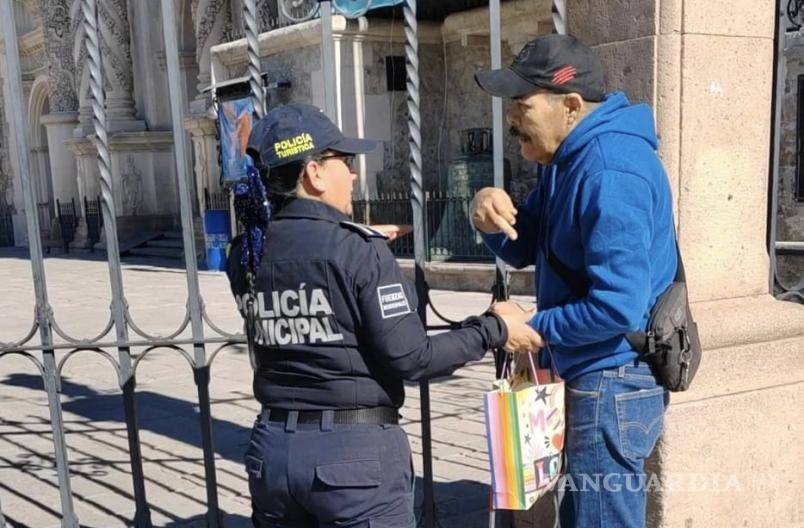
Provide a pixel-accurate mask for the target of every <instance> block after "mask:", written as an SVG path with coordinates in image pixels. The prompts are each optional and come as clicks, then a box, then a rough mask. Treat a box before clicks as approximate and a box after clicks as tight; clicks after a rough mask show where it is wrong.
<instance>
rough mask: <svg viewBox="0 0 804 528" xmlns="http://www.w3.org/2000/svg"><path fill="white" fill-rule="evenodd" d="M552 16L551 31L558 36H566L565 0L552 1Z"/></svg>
mask: <svg viewBox="0 0 804 528" xmlns="http://www.w3.org/2000/svg"><path fill="white" fill-rule="evenodd" d="M550 10H551V12H552V14H553V30H554V31H555V32H556V33H558V34H559V35H566V34H567V3H566V0H553V5H552V7H551V9H550Z"/></svg>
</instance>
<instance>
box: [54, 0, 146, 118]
mask: <svg viewBox="0 0 804 528" xmlns="http://www.w3.org/2000/svg"><path fill="white" fill-rule="evenodd" d="M97 5H98V29H99V31H100V40H101V58H102V61H103V72H104V76H103V79H104V89H105V91H106V107H107V119H108V124H109V127H110V130H112V131H114V130H144V129H145V123H143V122H138V121H137V120H136V118H135V108H134V99H133V91H134V75H133V69H132V61H131V42H130V37H131V31H130V27H129V20H128V5H127V1H126V0H105V1H103V2H98V4H97ZM70 24H71V26H70V27H71V35H72V37H73V38H72V42H73V60H74V61H75V72H76V80H75V83H76V85H77V86H78V97H79V101H80V120H81V123H82V126H83V133H89V132H91V120H92V109H91V106H90V104H89V69H88V66H87V51H86V45H85V43H84V39H85V32H84V13H83V10H82V9H81V0H72V6H71V9H70Z"/></svg>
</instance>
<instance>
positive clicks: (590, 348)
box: [472, 35, 677, 528]
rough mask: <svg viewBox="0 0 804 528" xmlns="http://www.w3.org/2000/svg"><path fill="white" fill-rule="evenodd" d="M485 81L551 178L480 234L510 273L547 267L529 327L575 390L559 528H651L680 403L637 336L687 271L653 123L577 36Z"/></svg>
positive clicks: (481, 216)
mask: <svg viewBox="0 0 804 528" xmlns="http://www.w3.org/2000/svg"><path fill="white" fill-rule="evenodd" d="M475 79H476V80H477V82H478V84H479V85H480V87H481V88H482V89H483V90H485V91H486V92H488V93H490V94H491V95H494V96H497V97H505V98H509V99H511V102H510V105H509V108H508V110H507V113H506V119H507V121H508V124H509V125H510V127H511V132H512V134H514V135H515V136H516V137H517V138H518V140H519V144H520V148H521V153H522V156H523V157H524V158H525V159H527V160H529V161H534V162H537V163H538V164H539V165H540V177H539V180H538V183H537V185H536V188H535V189H534V190H533V191H532V192H531V193H530V194H529V195H528V197H527V198H526V200H525V202H524V203H522V204H521V205H519V206H518V207H515V206H514V205H513V203H512V202H511V199H510V198H509V197H508V195H507V194H506V193H505V192H504V191H503V190H502V189H496V188H486V189H482V190H481V191H479V192H478V193H477V195H476V196H475V199H474V202H473V207H472V221H473V223H474V225H475V227H476V228H477V229H478V230H479V231H480V232H481V233H482V234H483V238H484V240H485V242H486V244H487V245H488V246H489V247H490V248H491V250H492V251H493V252H494V253H495V254H496V255H498V256H499V257H500V258H502V259H503V260H505V261H506V262H507V263H508V264H510V265H512V266H514V267H516V268H523V267H525V266H528V265H535V267H536V298H537V302H538V308H539V309H538V312H537V313H536V315H535V316H534V317H533V319H532V320H531V323H530V324H531V326H532V327H533V328H534V329H535V330H536V331H537V333H538V334H539V335H540V336H541V338H542V340H543V341H544V343H545V347H549V349H550V351H551V352H552V358H553V365H552V366H553V367H554V368H555V369H556V370H557V371H558V372H559V374H560V375H561V376H562V377H563V378H564V380H565V381H566V387H567V399H566V405H567V409H566V411H567V421H566V423H567V438H566V446H565V453H566V457H567V458H566V460H567V466H566V474H567V475H566V479H565V484H564V493H563V495H562V501H561V506H560V517H561V522H562V524H561V526H562V527H563V528H569V527H579V528H595V527H612V528H614V527H616V528H631V527H642V526H644V523H645V502H646V493H645V492H646V489H649V486H650V485H651V484H652V481H648V480H647V479H646V476H645V459H646V458H647V457H648V456H649V455H650V453H651V451H652V450H653V448H654V446H655V444H656V441H657V439H658V437H659V434H660V433H661V430H662V426H663V416H664V412H665V409H666V407H667V403H668V393H667V391H666V390H665V389H664V388H663V387H662V386H661V384H660V383H659V382H658V381H657V379H656V378H655V377H654V375H653V374H652V372H651V370H650V368H649V367H648V365H647V363H645V362H643V361H641V360H640V357H639V355H638V353H637V351H636V350H634V348H633V347H632V346H631V345H630V344H629V342H628V340H627V339H626V337H625V335H626V334H627V333H629V332H634V331H637V330H643V331H644V330H645V327H646V325H647V322H648V317H649V313H650V310H651V308H652V307H653V305H654V303H655V302H656V299H657V297H658V296H659V295H660V294H661V293H663V292H664V291H665V290H666V289H667V287H668V286H669V285H670V283H671V282H672V281H673V279H674V277H675V274H676V265H677V258H676V242H675V233H674V229H673V199H672V194H671V191H670V186H669V182H668V179H667V174H666V173H665V171H664V168H663V167H662V162H661V160H660V159H659V157H658V155H657V152H656V150H657V147H658V140H657V138H656V132H655V126H654V121H653V115H652V112H651V110H650V108H649V107H648V106H646V105H642V104H640V105H632V104H631V103H630V102H629V101H628V99H627V98H626V96H625V95H624V94H623V93H620V92H617V93H610V94H606V93H605V90H604V81H603V67H602V65H601V63H600V61H599V60H598V59H597V57H595V55H594V53H593V52H592V50H591V49H589V48H588V47H586V46H585V45H583V44H582V43H581V42H579V41H578V40H577V39H575V38H574V37H571V36H566V35H548V36H543V37H539V38H537V39H535V40H533V41H531V42H529V43H528V44H527V45H525V47H524V48H523V49H522V51H521V52H520V53H519V55H518V56H517V57H516V58H515V59H514V61H513V63H512V64H511V66H509V67H507V68H502V69H499V70H491V71H484V72H479V73H477V75H476V76H475ZM543 356H544V355H543ZM541 361H542V362H543V363H544V362H549V361H550V360H549V358H546V357H542V358H541Z"/></svg>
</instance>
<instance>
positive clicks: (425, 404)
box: [403, 0, 435, 528]
mask: <svg viewBox="0 0 804 528" xmlns="http://www.w3.org/2000/svg"><path fill="white" fill-rule="evenodd" d="M416 7H417V6H416V0H406V1H405V5H404V9H403V13H404V17H405V68H406V70H407V92H408V96H407V98H408V101H407V103H408V132H409V134H410V139H409V141H410V160H409V162H410V189H411V206H412V209H413V252H414V260H415V270H416V271H415V278H416V294H417V295H418V297H419V306H418V312H419V317H421V320H422V323H423V324H424V325H425V326H426V325H427V300H428V294H427V283H426V282H425V276H424V267H425V251H426V246H425V244H426V240H425V237H424V230H425V214H424V205H425V204H424V188H423V186H422V151H421V145H422V136H421V113H420V111H419V23H418V21H417V20H416ZM419 398H420V403H421V424H422V465H423V469H424V471H423V472H424V493H423V499H424V500H423V503H422V518H423V519H424V526H425V527H427V528H432V527H433V526H434V523H435V500H434V495H433V450H432V431H431V427H430V383H429V382H428V381H427V380H424V381H422V382H421V383H419Z"/></svg>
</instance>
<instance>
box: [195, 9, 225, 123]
mask: <svg viewBox="0 0 804 528" xmlns="http://www.w3.org/2000/svg"><path fill="white" fill-rule="evenodd" d="M228 4H229V2H227V1H226V0H193V3H192V13H193V24H194V25H195V41H196V48H195V49H196V61H197V62H198V88H197V90H196V91H197V95H196V98H195V100H194V101H191V102H190V113H191V114H196V115H198V114H203V113H204V112H206V110H207V108H209V106H210V100H211V99H210V94H209V92H207V93H202V90H203V89H204V88H206V87H208V86H209V85H210V84H211V82H212V75H211V70H212V64H211V61H210V50H211V48H212V46H214V45H215V44H218V43H219V42H221V39H222V38H223V36H224V33H225V32H226V30H227V24H229V25H230V21H229V12H228V9H227V7H228Z"/></svg>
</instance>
